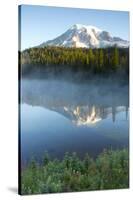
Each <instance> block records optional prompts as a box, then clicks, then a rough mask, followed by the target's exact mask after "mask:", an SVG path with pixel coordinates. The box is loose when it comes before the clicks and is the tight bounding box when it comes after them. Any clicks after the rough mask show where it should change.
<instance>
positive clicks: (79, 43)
mask: <svg viewBox="0 0 133 200" xmlns="http://www.w3.org/2000/svg"><path fill="white" fill-rule="evenodd" d="M45 46H59V47H77V48H79V47H82V48H106V47H112V46H117V47H121V48H127V47H129V42H128V41H127V40H124V39H122V38H119V37H116V36H112V35H111V34H110V33H109V32H107V31H105V30H101V29H99V28H97V27H95V26H86V25H82V24H75V25H73V26H72V27H70V28H69V29H68V30H67V31H66V32H65V33H63V34H61V35H60V36H58V37H56V38H55V39H53V40H48V41H46V42H44V43H42V44H40V45H39V47H45Z"/></svg>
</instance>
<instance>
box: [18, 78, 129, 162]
mask: <svg viewBox="0 0 133 200" xmlns="http://www.w3.org/2000/svg"><path fill="white" fill-rule="evenodd" d="M20 103H21V106H20V109H21V123H20V125H21V126H20V133H21V158H22V163H23V164H26V163H27V161H28V160H30V159H31V157H32V156H33V155H34V156H36V158H37V159H38V160H39V159H40V160H41V158H42V156H43V154H44V152H45V151H48V152H49V154H50V156H52V157H57V158H59V159H60V158H62V157H63V155H64V154H65V152H76V153H77V154H78V155H79V156H80V157H82V156H84V154H85V153H86V152H88V153H89V155H91V156H94V157H96V156H97V155H98V154H99V153H100V152H102V151H103V149H104V148H106V149H108V148H110V147H111V148H113V149H121V148H123V147H127V146H128V128H129V125H128V122H129V120H128V86H126V85H118V84H116V85H115V84H110V85H109V84H94V83H93V84H92V83H88V84H73V83H67V82H63V81H54V80H53V81H52V80H50V81H48V80H47V81H46V80H45V81H44V80H42V81H40V80H22V81H21V102H20Z"/></svg>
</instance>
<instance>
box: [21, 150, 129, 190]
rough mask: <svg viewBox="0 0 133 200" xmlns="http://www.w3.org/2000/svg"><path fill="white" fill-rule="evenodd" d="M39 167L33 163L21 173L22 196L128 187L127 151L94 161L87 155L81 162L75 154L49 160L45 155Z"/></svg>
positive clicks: (112, 152) (116, 151)
mask: <svg viewBox="0 0 133 200" xmlns="http://www.w3.org/2000/svg"><path fill="white" fill-rule="evenodd" d="M42 163H43V164H41V165H39V164H38V163H37V162H36V161H35V160H31V162H30V163H29V165H28V166H27V167H26V168H25V169H23V170H22V174H21V194H39V193H56V192H74V191H88V190H102V189H120V188H128V187H129V177H128V173H129V164H128V150H127V149H123V150H115V151H114V150H109V151H107V150H104V151H103V153H101V154H100V155H99V156H98V157H97V158H96V159H95V160H94V159H92V158H91V157H90V156H89V155H88V154H86V155H85V157H84V159H82V160H81V159H80V158H79V157H78V156H77V155H76V153H72V154H69V153H66V154H65V155H64V158H63V159H62V160H61V161H59V160H57V159H54V160H50V158H49V155H48V154H47V153H45V154H44V158H43V161H42Z"/></svg>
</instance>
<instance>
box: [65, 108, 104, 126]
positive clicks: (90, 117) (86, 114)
mask: <svg viewBox="0 0 133 200" xmlns="http://www.w3.org/2000/svg"><path fill="white" fill-rule="evenodd" d="M64 110H65V111H66V112H69V109H68V108H67V107H64ZM72 114H73V116H74V118H75V119H74V120H72V122H73V123H74V124H76V125H78V126H81V125H92V124H96V123H97V122H99V121H101V119H102V118H101V116H100V113H99V112H98V110H97V109H96V107H95V106H92V107H88V106H82V107H80V106H77V107H76V108H75V109H74V110H73V111H72Z"/></svg>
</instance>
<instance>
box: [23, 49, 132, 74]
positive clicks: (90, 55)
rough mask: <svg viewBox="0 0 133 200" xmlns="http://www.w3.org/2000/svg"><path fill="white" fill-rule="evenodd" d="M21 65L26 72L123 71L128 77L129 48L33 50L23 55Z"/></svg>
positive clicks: (26, 51) (24, 52) (28, 50)
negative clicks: (42, 70)
mask: <svg viewBox="0 0 133 200" xmlns="http://www.w3.org/2000/svg"><path fill="white" fill-rule="evenodd" d="M20 65H21V66H22V72H23V73H27V72H30V71H32V70H35V69H36V70H38V69H39V70H41V69H44V70H46V69H49V70H51V71H52V72H54V73H55V74H58V73H59V74H60V73H61V72H62V71H65V70H69V71H73V72H74V73H75V72H77V71H78V72H92V73H95V74H96V73H98V74H99V73H110V72H116V71H122V72H123V71H124V73H126V74H128V66H129V49H128V48H127V49H126V48H121V49H120V48H117V47H112V48H104V49H86V48H63V47H44V48H30V49H27V50H25V51H23V52H21V53H20ZM24 66H26V67H24Z"/></svg>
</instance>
